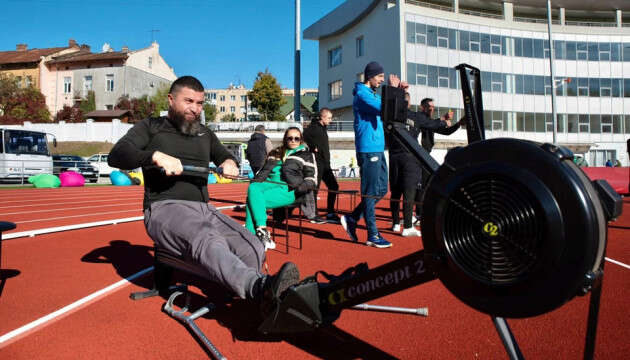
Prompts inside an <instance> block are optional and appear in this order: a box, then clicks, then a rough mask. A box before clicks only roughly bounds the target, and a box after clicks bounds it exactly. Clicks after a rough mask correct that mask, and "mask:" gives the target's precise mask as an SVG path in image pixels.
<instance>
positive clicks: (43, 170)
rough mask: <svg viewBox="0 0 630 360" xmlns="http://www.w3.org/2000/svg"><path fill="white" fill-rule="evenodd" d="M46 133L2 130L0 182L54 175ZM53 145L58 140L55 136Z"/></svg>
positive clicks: (55, 144)
mask: <svg viewBox="0 0 630 360" xmlns="http://www.w3.org/2000/svg"><path fill="white" fill-rule="evenodd" d="M47 135H48V134H46V133H44V132H39V131H31V130H20V129H1V128H0V180H7V181H10V180H13V181H15V180H21V181H23V179H26V178H28V177H29V176H32V175H37V174H52V172H53V160H52V156H50V152H49V151H48V142H47ZM53 144H54V146H57V139H55V138H54V136H53Z"/></svg>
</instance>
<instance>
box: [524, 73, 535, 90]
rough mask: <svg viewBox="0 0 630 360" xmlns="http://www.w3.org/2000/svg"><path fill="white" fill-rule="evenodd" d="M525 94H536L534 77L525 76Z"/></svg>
mask: <svg viewBox="0 0 630 360" xmlns="http://www.w3.org/2000/svg"><path fill="white" fill-rule="evenodd" d="M523 79H524V82H523V94H527V95H533V94H534V75H523Z"/></svg>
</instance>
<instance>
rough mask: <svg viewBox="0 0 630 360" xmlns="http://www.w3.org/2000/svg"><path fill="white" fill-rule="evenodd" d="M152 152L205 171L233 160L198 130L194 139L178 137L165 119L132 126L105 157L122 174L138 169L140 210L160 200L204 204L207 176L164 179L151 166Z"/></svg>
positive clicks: (209, 135) (215, 140) (203, 129)
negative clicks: (141, 181)
mask: <svg viewBox="0 0 630 360" xmlns="http://www.w3.org/2000/svg"><path fill="white" fill-rule="evenodd" d="M155 151H160V152H163V153H165V154H167V155H170V156H173V157H176V158H178V159H180V160H181V162H182V164H184V165H194V166H201V167H207V166H208V165H209V163H210V162H211V161H212V162H214V163H215V164H216V165H220V164H222V163H223V162H224V161H225V160H227V159H232V160H234V162H235V163H237V164H238V162H237V161H236V159H235V158H234V157H233V156H232V155H231V154H230V152H229V151H228V150H227V149H226V148H225V147H224V146H223V144H221V142H220V141H219V139H218V138H217V136H216V135H215V134H214V133H213V132H212V131H211V130H210V129H208V128H207V127H205V126H202V127H201V129H200V131H199V132H198V133H197V134H196V135H195V136H188V135H184V134H182V133H180V132H179V131H178V130H177V129H176V128H174V127H173V125H172V124H171V123H170V121H169V120H168V119H167V118H166V117H159V118H148V119H144V120H142V121H140V122H139V123H137V124H135V125H134V126H133V127H132V128H131V129H129V131H128V132H127V134H126V135H125V136H123V137H122V138H121V139H120V140H118V142H117V143H116V145H114V147H113V148H112V150H111V151H110V153H109V157H108V160H107V163H108V164H109V165H110V166H112V167H116V168H119V169H123V170H131V169H135V168H138V167H142V173H143V177H144V202H143V206H144V208H145V209H146V208H148V207H149V206H150V205H151V203H153V202H156V201H161V200H169V199H176V200H189V201H201V202H208V201H209V196H208V176H207V175H206V174H203V175H201V174H199V175H195V174H186V175H180V176H166V175H165V174H163V173H162V171H161V169H159V168H157V167H155V166H154V165H153V161H152V156H153V153H154V152H155Z"/></svg>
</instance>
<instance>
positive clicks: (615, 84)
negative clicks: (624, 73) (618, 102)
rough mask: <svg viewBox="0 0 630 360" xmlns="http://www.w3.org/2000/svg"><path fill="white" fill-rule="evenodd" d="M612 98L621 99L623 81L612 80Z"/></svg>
mask: <svg viewBox="0 0 630 360" xmlns="http://www.w3.org/2000/svg"><path fill="white" fill-rule="evenodd" d="M611 82H612V96H613V97H621V88H622V82H621V79H612V80H611Z"/></svg>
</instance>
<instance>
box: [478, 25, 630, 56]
mask: <svg viewBox="0 0 630 360" xmlns="http://www.w3.org/2000/svg"><path fill="white" fill-rule="evenodd" d="M629 45H630V44H629ZM480 47H481V44H480V43H479V33H478V32H471V33H470V51H474V52H479V49H480ZM628 58H629V59H630V55H629V56H628Z"/></svg>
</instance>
